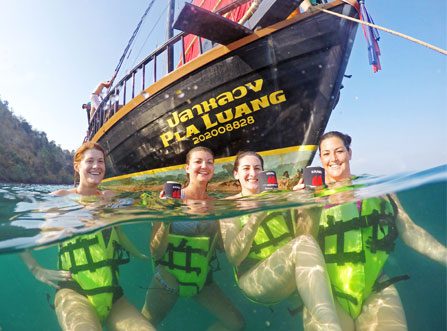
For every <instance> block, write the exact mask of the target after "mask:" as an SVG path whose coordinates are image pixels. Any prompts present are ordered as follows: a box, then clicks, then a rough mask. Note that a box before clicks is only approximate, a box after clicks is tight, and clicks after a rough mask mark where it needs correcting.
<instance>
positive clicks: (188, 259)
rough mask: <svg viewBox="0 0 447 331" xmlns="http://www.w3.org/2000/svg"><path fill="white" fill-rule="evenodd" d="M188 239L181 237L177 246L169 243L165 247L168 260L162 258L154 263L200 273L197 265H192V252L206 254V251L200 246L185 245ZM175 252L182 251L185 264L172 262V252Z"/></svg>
mask: <svg viewBox="0 0 447 331" xmlns="http://www.w3.org/2000/svg"><path fill="white" fill-rule="evenodd" d="M187 243H188V241H187V240H186V239H182V240H181V241H180V243H179V244H178V246H174V244H172V243H169V244H168V247H167V253H168V261H163V260H162V259H160V260H158V261H157V262H156V263H157V264H160V265H163V266H166V267H168V268H169V269H177V270H183V271H185V272H186V273H191V272H195V273H196V274H197V275H200V273H201V272H202V270H201V268H199V267H192V266H191V265H192V260H191V259H192V254H199V255H202V256H208V252H207V251H204V250H202V249H200V248H193V247H191V246H189V245H187ZM175 253H183V254H185V265H179V264H175V263H174V254H175Z"/></svg>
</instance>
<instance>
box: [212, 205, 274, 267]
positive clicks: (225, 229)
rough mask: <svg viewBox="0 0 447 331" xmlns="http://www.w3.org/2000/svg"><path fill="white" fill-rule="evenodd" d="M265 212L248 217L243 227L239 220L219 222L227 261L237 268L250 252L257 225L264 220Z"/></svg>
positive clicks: (232, 219)
mask: <svg viewBox="0 0 447 331" xmlns="http://www.w3.org/2000/svg"><path fill="white" fill-rule="evenodd" d="M265 217H266V213H265V212H258V213H253V214H250V215H249V220H248V221H247V223H245V225H244V226H242V228H241V225H240V221H239V218H230V219H226V220H221V221H220V231H221V234H222V239H223V244H224V248H225V252H226V254H227V257H228V260H229V261H230V262H231V263H232V264H233V265H235V266H238V265H239V264H240V263H241V262H242V261H243V260H244V259H245V258H246V257H247V255H248V253H249V252H250V248H251V246H252V242H253V239H254V237H255V235H256V232H257V230H258V227H259V224H261V222H262V221H263V220H264V219H265Z"/></svg>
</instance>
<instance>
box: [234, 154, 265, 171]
mask: <svg viewBox="0 0 447 331" xmlns="http://www.w3.org/2000/svg"><path fill="white" fill-rule="evenodd" d="M249 155H251V156H255V157H257V158H258V159H259V161H261V168H262V169H263V170H264V159H263V158H262V156H261V155H259V154H258V153H256V152H253V151H240V152H238V153H237V154H236V160H234V165H233V171H237V168H238V167H239V163H240V161H241V159H242V158H243V157H245V156H249Z"/></svg>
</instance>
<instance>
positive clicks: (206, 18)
mask: <svg viewBox="0 0 447 331" xmlns="http://www.w3.org/2000/svg"><path fill="white" fill-rule="evenodd" d="M174 28H175V29H177V30H180V31H183V32H185V33H190V34H194V35H196V36H199V37H202V38H205V39H208V40H211V41H213V42H216V43H219V44H222V45H228V44H231V43H232V42H234V41H236V40H238V39H241V38H243V37H246V36H248V35H250V34H252V31H251V30H250V29H248V28H246V27H244V26H243V25H240V24H238V23H236V22H233V21H231V20H229V19H227V18H225V17H223V16H220V15H218V14H215V13H213V12H211V11H209V10H206V9H203V8H200V7H197V6H195V5H192V4H190V3H185V6H184V7H183V9H182V11H181V12H180V14H179V16H178V18H177V20H176V21H175V23H174Z"/></svg>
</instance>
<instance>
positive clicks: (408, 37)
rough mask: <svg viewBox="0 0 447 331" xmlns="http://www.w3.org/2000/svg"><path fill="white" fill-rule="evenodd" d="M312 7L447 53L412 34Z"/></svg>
mask: <svg viewBox="0 0 447 331" xmlns="http://www.w3.org/2000/svg"><path fill="white" fill-rule="evenodd" d="M312 9H313V10H315V9H317V10H320V11H322V12H325V13H327V14H331V15H334V16H338V17H341V18H344V19H347V20H349V21H353V22H357V23H360V24H363V25H367V26H370V27H372V28H376V29H378V30H382V31H385V32H388V33H390V34H393V35H395V36H398V37H401V38H404V39H407V40H410V41H412V42H415V43H416V44H419V45H422V46H425V47H428V48H430V49H432V50H434V51H437V52H439V53H441V54H444V55H447V51H446V50H445V49H442V48H440V47H436V46H434V45H431V44H429V43H426V42H425V41H422V40H419V39H416V38H413V37H410V36H408V35H405V34H403V33H400V32H397V31H394V30H390V29H387V28H384V27H381V26H379V25H376V24H372V23H369V22H366V21H362V20H358V19H356V18H353V17H350V16H346V15H343V14H339V13H335V12H333V11H330V10H327V9H323V8H319V7H313V8H312Z"/></svg>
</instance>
